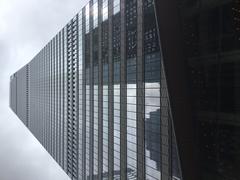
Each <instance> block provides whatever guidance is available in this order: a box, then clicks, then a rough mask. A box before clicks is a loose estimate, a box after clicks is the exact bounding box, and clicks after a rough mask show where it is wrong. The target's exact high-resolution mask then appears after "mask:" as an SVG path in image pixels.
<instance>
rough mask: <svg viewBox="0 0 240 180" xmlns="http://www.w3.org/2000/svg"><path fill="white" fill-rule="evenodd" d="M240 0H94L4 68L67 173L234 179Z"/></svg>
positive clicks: (81, 178) (18, 109)
mask: <svg viewBox="0 0 240 180" xmlns="http://www.w3.org/2000/svg"><path fill="white" fill-rule="evenodd" d="M239 12H240V3H239V2H238V1H237V0H221V1H220V0H212V1H207V0H184V1H177V0H171V1H168V0H155V1H154V0H91V1H90V2H89V3H88V4H87V5H86V6H85V7H84V8H82V9H81V10H80V12H79V13H77V14H76V15H75V16H74V17H73V18H72V19H71V20H70V21H69V23H68V24H67V25H66V26H65V27H63V28H62V29H61V30H60V31H59V32H58V33H57V35H56V36H55V37H54V38H53V39H52V40H51V41H50V42H49V43H48V44H47V45H46V46H45V47H44V48H43V49H42V50H41V51H40V52H39V53H38V54H37V55H36V56H35V57H34V58H33V59H32V60H31V61H30V62H29V63H28V64H27V65H25V66H24V67H22V68H21V69H20V70H19V71H17V72H16V73H14V74H13V75H12V76H11V78H10V107H11V108H12V110H13V111H14V112H15V113H16V114H17V115H18V117H19V118H20V119H21V120H22V122H23V123H24V124H25V125H26V126H27V127H28V128H29V130H30V131H31V132H32V133H33V134H34V135H35V137H36V138H37V139H38V140H39V141H40V143H41V144H42V145H43V146H44V147H45V149H46V150H47V151H48V152H49V153H50V154H51V155H52V157H53V158H54V159H55V160H56V161H57V163H58V164H59V165H60V166H61V167H62V168H63V169H64V171H65V172H66V173H67V174H68V175H69V177H70V178H71V179H73V180H102V179H107V180H113V179H115V180H118V179H120V180H126V179H129V180H130V179H133V180H134V179H135V180H145V179H146V180H215V179H217V180H225V179H228V180H238V179H239V176H238V169H239V168H238V162H239V160H240V154H239V149H240V133H239V132H240V131H239V124H240V123H239V118H240V117H239V114H240V113H239V112H240V93H239V92H240V91H239V90H240V63H239V48H240V21H239V19H240V13H239Z"/></svg>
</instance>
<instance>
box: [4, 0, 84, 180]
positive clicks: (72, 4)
mask: <svg viewBox="0 0 240 180" xmlns="http://www.w3.org/2000/svg"><path fill="white" fill-rule="evenodd" d="M87 2H88V0H21V1H20V0H0V85H1V86H0V180H16V179H17V180H33V179H34V180H55V179H57V180H67V179H68V177H67V175H66V174H65V173H64V172H63V171H62V170H61V168H60V167H59V166H58V165H57V163H56V162H55V161H54V160H53V159H52V158H51V156H50V155H49V154H48V153H47V152H46V151H45V149H44V148H43V147H42V146H41V145H40V144H39V142H38V141H37V140H36V139H35V138H34V137H33V135H32V134H31V133H30V132H29V131H28V130H27V128H26V127H25V126H24V125H23V124H22V122H21V121H20V120H19V119H18V118H17V117H16V116H15V114H14V113H13V112H12V111H11V110H10V108H9V78H10V75H11V74H13V73H14V72H15V71H17V70H18V69H19V68H20V67H22V66H24V65H25V64H26V63H28V62H29V61H30V60H31V59H32V58H33V57H34V56H35V55H36V54H37V53H38V52H39V51H40V50H41V49H42V48H43V47H44V45H45V44H47V42H48V41H50V39H51V38H52V37H54V36H55V34H57V32H58V31H59V30H60V29H61V28H62V27H63V26H64V25H65V24H66V23H67V22H68V21H69V20H70V19H71V18H72V17H73V16H74V15H75V14H76V13H77V12H78V11H79V10H80V9H81V8H82V7H83V6H84V5H85V4H86V3H87Z"/></svg>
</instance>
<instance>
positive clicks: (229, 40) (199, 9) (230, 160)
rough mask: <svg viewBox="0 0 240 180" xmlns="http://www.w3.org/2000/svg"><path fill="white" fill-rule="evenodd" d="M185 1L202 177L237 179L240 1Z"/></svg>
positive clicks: (188, 65) (188, 62)
mask: <svg viewBox="0 0 240 180" xmlns="http://www.w3.org/2000/svg"><path fill="white" fill-rule="evenodd" d="M180 5H181V8H180V9H179V12H180V18H181V23H182V29H183V31H184V32H185V33H184V34H181V35H182V37H183V44H184V48H185V51H184V55H185V62H186V69H187V73H188V74H189V79H188V85H189V87H190V90H191V98H192V116H193V121H194V123H195V127H194V130H195V132H196V135H195V136H196V142H197V148H198V152H197V156H198V159H199V160H198V161H199V166H198V168H199V170H200V172H201V173H200V178H199V179H201V180H205V179H219V180H223V179H231V180H237V179H239V166H238V161H239V159H240V154H239V149H240V138H239V137H240V133H239V132H240V131H239V113H240V108H239V107H240V106H239V105H240V98H239V97H240V96H239V95H240V93H239V87H240V86H239V85H240V83H239V82H240V81H239V80H240V76H239V72H240V69H239V67H240V61H239V54H238V53H239V48H240V41H239V40H240V39H239V35H240V34H239V32H240V31H239V30H240V29H239V15H240V14H239V12H240V11H239V10H240V2H239V1H234V0H230V1H217V0H214V1H212V2H211V3H210V2H208V1H206V2H205V1H202V0H195V1H186V2H182V3H180ZM193 9H195V11H194V12H193V11H192V10H193Z"/></svg>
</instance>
